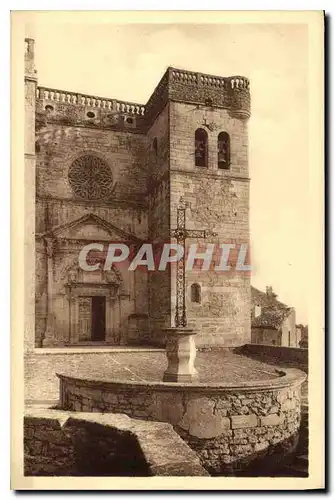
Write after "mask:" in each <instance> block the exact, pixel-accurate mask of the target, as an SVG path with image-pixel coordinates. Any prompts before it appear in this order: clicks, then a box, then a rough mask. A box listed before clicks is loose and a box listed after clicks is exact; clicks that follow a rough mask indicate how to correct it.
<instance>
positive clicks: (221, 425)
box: [59, 369, 305, 475]
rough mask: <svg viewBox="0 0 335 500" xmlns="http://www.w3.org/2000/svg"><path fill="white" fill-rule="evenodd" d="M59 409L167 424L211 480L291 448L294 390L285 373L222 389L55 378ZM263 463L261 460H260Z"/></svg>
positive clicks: (296, 405) (293, 378) (296, 374)
mask: <svg viewBox="0 0 335 500" xmlns="http://www.w3.org/2000/svg"><path fill="white" fill-rule="evenodd" d="M59 377H60V380H61V386H60V406H61V408H62V409H64V410H70V411H84V412H103V413H109V412H111V413H113V412H122V413H125V414H127V415H129V416H131V417H136V418H141V419H147V420H156V421H163V422H169V423H171V424H172V425H173V426H174V428H175V430H176V432H178V434H180V435H181V437H182V438H183V439H184V440H185V441H186V442H187V443H188V444H189V446H190V447H191V448H193V449H194V450H195V451H196V452H197V454H198V456H199V458H200V460H201V463H202V465H203V466H204V467H205V468H206V469H207V470H208V471H209V472H210V473H211V474H212V475H213V474H214V475H215V474H223V473H231V472H232V471H234V473H239V472H240V471H242V472H243V473H244V472H245V471H246V470H248V469H249V468H251V469H252V467H253V466H254V463H255V460H259V459H260V457H259V454H261V455H262V456H263V455H266V454H272V455H274V456H275V459H276V460H277V459H278V456H279V454H281V453H282V451H283V447H285V446H287V443H289V444H290V445H294V444H295V440H296V435H297V432H298V429H299V424H300V386H301V384H302V382H303V381H304V379H305V375H304V374H303V373H302V372H300V371H299V370H294V369H291V370H287V373H286V375H284V374H283V376H281V377H278V378H276V379H273V380H271V381H266V382H265V381H260V382H258V383H245V384H243V385H241V386H238V387H237V386H235V387H234V386H233V385H229V386H228V385H227V386H224V385H223V384H208V385H207V386H205V385H204V384H198V385H197V384H193V385H192V384H178V385H176V384H168V383H146V384H144V383H143V384H142V383H124V384H122V383H113V382H99V381H96V382H95V381H89V380H79V379H75V378H72V377H65V376H61V375H59ZM263 458H264V457H263Z"/></svg>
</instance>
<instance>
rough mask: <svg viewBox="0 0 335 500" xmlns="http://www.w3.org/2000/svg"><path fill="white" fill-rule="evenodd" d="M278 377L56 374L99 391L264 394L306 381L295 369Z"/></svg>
mask: <svg viewBox="0 0 335 500" xmlns="http://www.w3.org/2000/svg"><path fill="white" fill-rule="evenodd" d="M276 371H277V373H278V375H279V377H277V378H273V379H271V380H256V381H246V382H241V383H239V384H234V383H230V384H224V383H213V382H212V383H211V382H206V383H199V382H194V383H193V382H179V383H175V382H173V383H172V382H171V383H170V382H137V381H134V382H124V381H121V380H119V381H118V380H110V381H106V380H103V379H94V380H90V379H89V376H87V378H86V377H85V376H81V377H73V376H70V375H66V374H61V373H56V376H57V377H58V378H59V379H60V380H61V381H63V380H64V381H65V382H70V383H71V382H73V383H75V384H76V383H78V385H82V386H85V387H97V385H99V389H101V390H105V389H111V390H114V389H115V390H117V389H119V390H120V391H122V390H128V389H129V390H131V389H133V388H136V389H138V390H140V389H143V390H148V389H149V390H151V391H155V390H157V391H170V390H171V389H172V390H173V391H176V392H180V391H185V390H189V391H190V392H197V393H201V392H203V393H208V394H209V393H210V394H213V393H215V394H216V393H225V392H227V393H229V392H236V391H241V392H264V391H271V390H277V389H283V388H285V387H291V386H295V385H298V386H300V385H301V384H302V383H303V382H304V381H305V379H306V374H305V373H304V372H302V371H301V370H298V369H295V368H287V369H285V370H276Z"/></svg>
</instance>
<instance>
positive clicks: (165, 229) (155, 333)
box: [147, 105, 171, 345]
mask: <svg viewBox="0 0 335 500" xmlns="http://www.w3.org/2000/svg"><path fill="white" fill-rule="evenodd" d="M147 137H148V160H149V161H148V163H149V177H148V205H149V207H148V237H149V241H150V242H152V243H153V244H155V245H157V246H156V247H155V248H156V251H155V255H154V258H155V262H156V266H157V265H158V262H159V261H158V259H159V257H160V250H161V248H162V244H164V243H168V242H169V241H170V176H169V159H170V130H169V105H167V106H165V108H164V109H163V110H162V111H161V113H160V114H159V115H158V116H157V117H156V119H155V121H154V123H153V124H152V126H151V127H150V129H149V130H148V133H147ZM148 294H149V304H148V307H149V315H150V331H151V337H152V342H153V343H155V344H156V345H162V344H164V343H165V336H164V333H163V329H164V328H166V327H169V326H171V322H170V309H171V285H170V269H169V266H168V267H167V268H166V270H165V271H158V270H156V271H150V272H149V275H148Z"/></svg>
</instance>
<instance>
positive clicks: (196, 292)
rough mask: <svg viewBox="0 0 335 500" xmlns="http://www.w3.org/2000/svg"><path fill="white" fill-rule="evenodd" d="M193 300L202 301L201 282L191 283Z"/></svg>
mask: <svg viewBox="0 0 335 500" xmlns="http://www.w3.org/2000/svg"><path fill="white" fill-rule="evenodd" d="M191 302H197V303H198V304H200V302H201V287H200V285H199V283H193V284H192V285H191Z"/></svg>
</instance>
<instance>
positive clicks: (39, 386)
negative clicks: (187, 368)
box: [25, 349, 279, 404]
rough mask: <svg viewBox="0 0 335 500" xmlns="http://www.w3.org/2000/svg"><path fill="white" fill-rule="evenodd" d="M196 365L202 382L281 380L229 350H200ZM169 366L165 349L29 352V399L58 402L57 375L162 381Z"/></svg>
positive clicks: (272, 368)
mask: <svg viewBox="0 0 335 500" xmlns="http://www.w3.org/2000/svg"><path fill="white" fill-rule="evenodd" d="M195 365H196V368H197V370H198V372H199V377H200V380H199V381H200V382H201V383H206V382H209V383H210V382H212V383H219V382H225V383H243V382H247V381H260V380H270V379H273V378H277V377H279V374H278V372H277V371H276V367H275V366H271V365H269V364H266V363H264V362H262V361H259V360H255V359H251V358H249V357H247V356H244V355H241V354H238V353H234V352H232V351H229V350H221V351H202V352H201V351H200V352H198V354H197V359H196V363H195ZM166 367H167V359H166V355H165V351H163V350H151V351H149V352H148V351H145V350H141V349H137V350H136V349H133V350H132V351H126V352H113V351H111V350H110V351H109V352H89V351H87V352H83V350H81V351H80V352H78V353H76V352H75V350H74V349H73V350H72V351H71V352H68V353H67V352H58V353H52V354H50V351H49V353H43V352H42V351H41V352H38V353H29V354H27V356H26V360H25V371H26V376H25V380H26V394H25V399H26V401H27V402H33V401H34V402H36V403H41V404H43V403H45V402H50V403H52V402H53V401H56V400H57V399H58V391H59V381H58V379H57V377H56V376H55V373H62V374H66V375H72V376H75V377H81V376H83V377H84V378H87V377H88V376H89V377H90V378H91V377H92V379H96V380H111V381H113V380H119V381H133V382H134V381H137V382H158V381H162V379H163V373H164V370H165V369H166Z"/></svg>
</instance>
